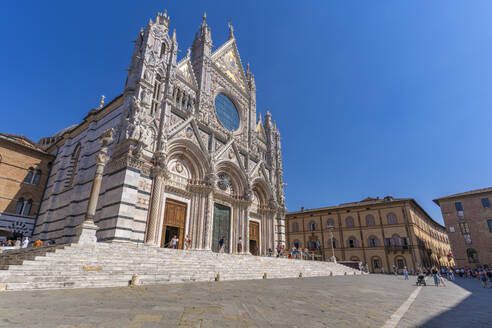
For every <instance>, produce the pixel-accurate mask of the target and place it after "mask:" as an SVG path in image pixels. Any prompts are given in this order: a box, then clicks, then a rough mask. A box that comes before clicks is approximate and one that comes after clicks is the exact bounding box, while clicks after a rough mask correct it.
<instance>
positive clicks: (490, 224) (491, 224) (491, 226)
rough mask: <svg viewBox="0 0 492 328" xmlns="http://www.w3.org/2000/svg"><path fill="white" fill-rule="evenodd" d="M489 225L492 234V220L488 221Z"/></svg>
mask: <svg viewBox="0 0 492 328" xmlns="http://www.w3.org/2000/svg"><path fill="white" fill-rule="evenodd" d="M487 223H488V224H489V231H490V232H492V220H488V221H487Z"/></svg>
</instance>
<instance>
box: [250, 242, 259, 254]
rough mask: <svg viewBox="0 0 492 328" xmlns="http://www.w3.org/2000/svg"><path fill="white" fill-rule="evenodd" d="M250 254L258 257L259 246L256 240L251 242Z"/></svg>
mask: <svg viewBox="0 0 492 328" xmlns="http://www.w3.org/2000/svg"><path fill="white" fill-rule="evenodd" d="M249 252H250V253H251V255H258V254H257V252H258V246H257V245H256V240H250V241H249Z"/></svg>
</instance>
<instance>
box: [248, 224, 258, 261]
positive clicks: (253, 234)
mask: <svg viewBox="0 0 492 328" xmlns="http://www.w3.org/2000/svg"><path fill="white" fill-rule="evenodd" d="M249 241H250V242H249V245H250V250H249V252H250V253H251V254H253V255H258V254H259V253H260V252H259V251H258V248H259V247H260V224H259V223H258V222H254V221H249ZM251 241H254V243H251ZM251 247H254V248H255V249H251Z"/></svg>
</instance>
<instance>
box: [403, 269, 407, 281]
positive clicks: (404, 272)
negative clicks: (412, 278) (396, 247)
mask: <svg viewBox="0 0 492 328" xmlns="http://www.w3.org/2000/svg"><path fill="white" fill-rule="evenodd" d="M403 275H404V276H405V280H408V270H407V267H404V268H403Z"/></svg>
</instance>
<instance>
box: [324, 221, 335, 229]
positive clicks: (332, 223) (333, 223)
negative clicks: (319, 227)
mask: <svg viewBox="0 0 492 328" xmlns="http://www.w3.org/2000/svg"><path fill="white" fill-rule="evenodd" d="M326 227H327V228H332V227H335V221H333V219H328V220H326Z"/></svg>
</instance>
